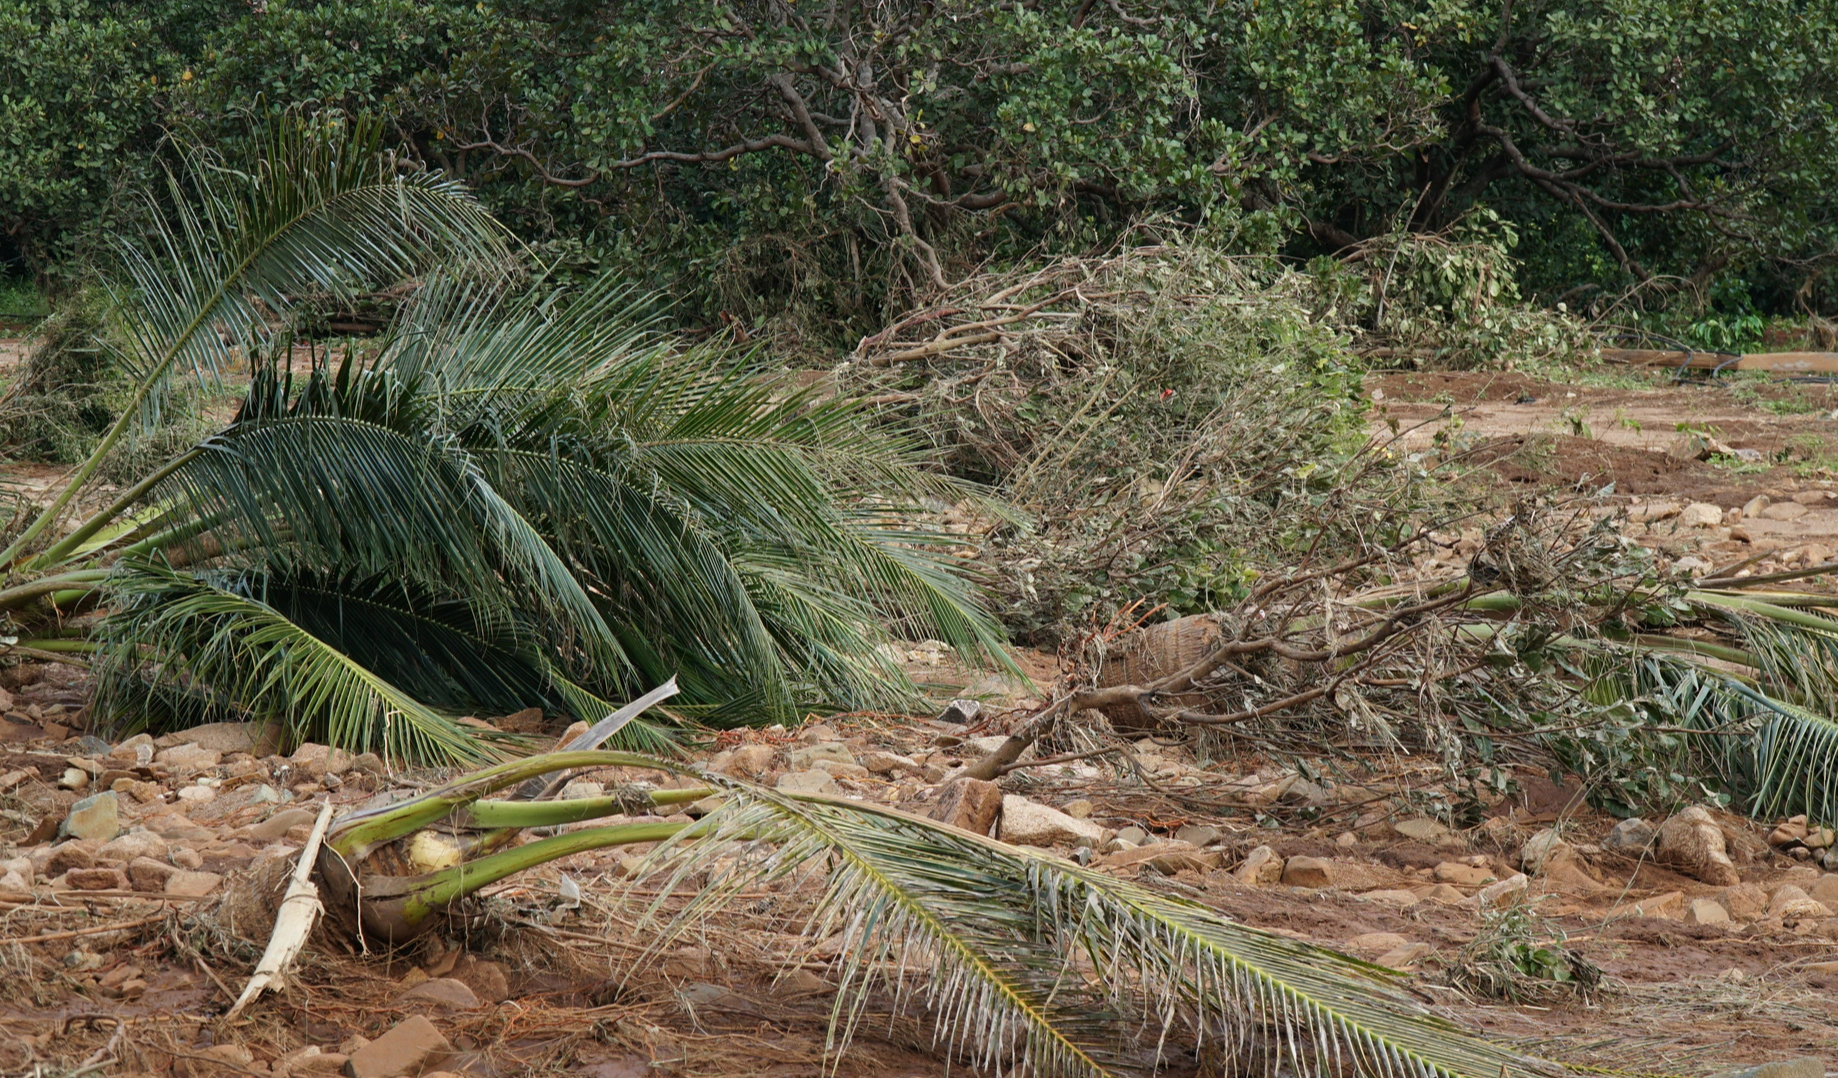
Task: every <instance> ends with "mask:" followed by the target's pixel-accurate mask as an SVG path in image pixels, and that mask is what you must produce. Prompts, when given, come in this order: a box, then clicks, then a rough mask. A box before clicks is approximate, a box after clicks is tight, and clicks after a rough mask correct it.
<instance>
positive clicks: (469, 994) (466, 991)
mask: <svg viewBox="0 0 1838 1078" xmlns="http://www.w3.org/2000/svg"><path fill="white" fill-rule="evenodd" d="M396 1000H397V1002H399V1003H423V1004H433V1005H434V1006H436V1007H448V1008H452V1009H454V1010H463V1011H470V1010H476V1009H477V1008H479V1007H482V1006H484V1004H483V1003H481V1002H480V1001H479V997H478V996H477V995H476V994H475V993H474V992H473V991H472V988H471V987H470V986H468V985H467V984H466V982H464V981H458V980H454V979H453V978H451V977H435V978H432V979H431V980H426V981H423V982H421V983H420V984H418V985H416V986H415V987H413V988H411V989H409V990H408V991H406V992H404V993H402V994H401V995H400V996H397V997H396Z"/></svg>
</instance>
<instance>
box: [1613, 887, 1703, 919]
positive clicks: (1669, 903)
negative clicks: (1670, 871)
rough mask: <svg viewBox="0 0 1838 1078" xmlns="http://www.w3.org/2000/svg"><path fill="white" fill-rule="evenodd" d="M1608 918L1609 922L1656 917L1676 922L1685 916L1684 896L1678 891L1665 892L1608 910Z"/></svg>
mask: <svg viewBox="0 0 1838 1078" xmlns="http://www.w3.org/2000/svg"><path fill="white" fill-rule="evenodd" d="M1608 916H1609V919H1610V920H1615V919H1619V918H1622V917H1656V918H1660V919H1662V920H1667V921H1677V920H1680V919H1682V918H1683V917H1684V916H1685V896H1684V894H1683V893H1681V892H1679V891H1667V892H1666V893H1665V894H1663V895H1654V896H1653V897H1651V898H1643V899H1639V900H1638V901H1634V902H1624V903H1622V904H1621V905H1619V906H1616V907H1615V908H1614V909H1612V910H1609V911H1608Z"/></svg>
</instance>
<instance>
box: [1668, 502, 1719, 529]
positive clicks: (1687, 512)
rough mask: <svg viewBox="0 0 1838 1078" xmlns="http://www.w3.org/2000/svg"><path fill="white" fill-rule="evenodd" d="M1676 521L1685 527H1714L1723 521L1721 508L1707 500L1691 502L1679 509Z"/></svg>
mask: <svg viewBox="0 0 1838 1078" xmlns="http://www.w3.org/2000/svg"><path fill="white" fill-rule="evenodd" d="M1678 522H1679V525H1680V526H1681V527H1685V528H1714V527H1716V526H1717V525H1719V524H1721V523H1723V510H1722V509H1720V508H1718V507H1717V506H1714V505H1712V504H1710V503H1709V502H1692V503H1691V504H1690V505H1687V506H1686V507H1685V508H1684V509H1681V510H1680V511H1679V514H1678Z"/></svg>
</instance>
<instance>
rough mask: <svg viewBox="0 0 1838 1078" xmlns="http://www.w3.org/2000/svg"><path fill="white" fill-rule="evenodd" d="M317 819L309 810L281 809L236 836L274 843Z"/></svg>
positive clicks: (317, 816) (314, 813) (315, 814)
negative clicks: (302, 825)
mask: <svg viewBox="0 0 1838 1078" xmlns="http://www.w3.org/2000/svg"><path fill="white" fill-rule="evenodd" d="M318 818H319V814H318V813H316V812H314V811H312V810H311V809H303V808H290V809H282V810H281V811H279V812H277V813H275V814H274V815H273V816H270V817H268V818H267V819H266V820H263V821H262V822H261V823H256V824H250V825H249V826H248V827H245V828H243V829H242V830H241V831H239V832H238V834H239V835H241V836H244V837H247V838H253V839H260V840H261V841H263V842H274V841H275V840H277V839H282V838H286V837H287V832H289V831H291V830H293V829H294V828H296V827H299V826H300V825H301V824H309V825H310V824H312V823H313V822H314V821H316V820H317V819H318Z"/></svg>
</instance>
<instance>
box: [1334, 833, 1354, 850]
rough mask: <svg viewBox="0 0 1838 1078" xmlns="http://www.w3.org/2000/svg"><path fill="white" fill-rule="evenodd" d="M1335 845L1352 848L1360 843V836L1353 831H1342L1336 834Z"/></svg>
mask: <svg viewBox="0 0 1838 1078" xmlns="http://www.w3.org/2000/svg"><path fill="white" fill-rule="evenodd" d="M1334 845H1336V846H1338V847H1340V848H1341V849H1343V850H1350V849H1352V848H1353V847H1355V846H1357V845H1359V836H1358V835H1356V834H1354V833H1353V832H1351V831H1342V832H1341V833H1340V834H1338V835H1335V836H1334Z"/></svg>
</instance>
